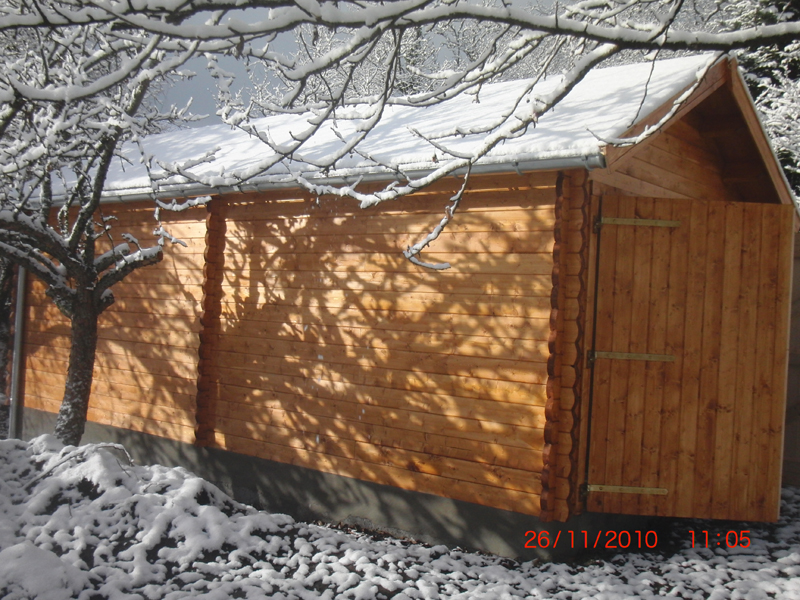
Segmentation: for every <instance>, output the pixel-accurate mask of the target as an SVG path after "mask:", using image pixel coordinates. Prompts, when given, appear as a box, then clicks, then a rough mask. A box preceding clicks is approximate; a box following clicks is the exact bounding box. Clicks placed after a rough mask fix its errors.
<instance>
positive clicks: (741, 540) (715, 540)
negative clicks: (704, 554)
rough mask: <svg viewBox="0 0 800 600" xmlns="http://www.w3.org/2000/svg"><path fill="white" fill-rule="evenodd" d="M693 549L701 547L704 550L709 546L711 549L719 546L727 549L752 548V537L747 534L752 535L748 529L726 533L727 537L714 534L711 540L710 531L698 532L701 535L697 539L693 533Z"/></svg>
mask: <svg viewBox="0 0 800 600" xmlns="http://www.w3.org/2000/svg"><path fill="white" fill-rule="evenodd" d="M691 533H692V548H694V547H695V546H700V547H703V548H708V547H709V544H710V547H711V548H714V547H717V546H725V547H726V548H736V547H739V548H749V547H750V537H749V536H748V535H746V534H748V533H750V530H749V529H747V530H745V531H728V532H726V533H725V537H724V538H723V537H722V534H721V533H717V534H714V533H712V534H711V536H710V539H709V535H708V531H705V530H703V531H699V532H697V533H698V534H699V535H698V536H697V538H695V535H694V534H695V532H694V531H692V532H691Z"/></svg>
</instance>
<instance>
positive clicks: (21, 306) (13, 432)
mask: <svg viewBox="0 0 800 600" xmlns="http://www.w3.org/2000/svg"><path fill="white" fill-rule="evenodd" d="M25 274H26V271H25V269H24V268H23V267H20V268H19V269H18V270H17V299H16V300H17V303H16V307H15V308H14V354H13V356H12V359H11V415H10V418H9V430H8V435H9V437H12V438H19V437H21V435H22V404H23V398H21V397H20V393H19V384H20V377H21V375H22V329H23V326H24V324H25Z"/></svg>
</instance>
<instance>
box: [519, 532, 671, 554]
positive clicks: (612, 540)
mask: <svg viewBox="0 0 800 600" xmlns="http://www.w3.org/2000/svg"><path fill="white" fill-rule="evenodd" d="M562 533H563V534H564V539H563V540H561V534H562ZM592 538H594V539H592ZM559 541H560V542H561V543H562V544H564V543H568V544H569V547H570V548H576V547H577V548H617V549H619V548H622V549H627V548H630V549H631V550H633V549H640V548H650V549H653V548H655V547H656V546H657V545H658V534H656V532H655V531H638V530H637V531H627V530H625V529H623V530H621V531H612V530H608V531H602V530H601V531H598V532H597V535H596V536H595V535H591V536H590V535H589V532H588V531H571V530H569V531H557V532H556V535H555V537H552V536H551V535H550V533H549V532H548V531H526V532H525V547H526V548H557V547H558V544H559ZM576 541H577V543H578V545H577V546H576V545H575V542H576ZM581 542H582V543H583V545H581Z"/></svg>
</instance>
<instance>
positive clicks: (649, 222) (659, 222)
mask: <svg viewBox="0 0 800 600" xmlns="http://www.w3.org/2000/svg"><path fill="white" fill-rule="evenodd" d="M603 225H634V226H636V227H680V226H681V222H680V221H665V220H663V219H627V218H624V217H597V219H595V222H594V231H595V233H597V232H598V231H600V227H601V226H603Z"/></svg>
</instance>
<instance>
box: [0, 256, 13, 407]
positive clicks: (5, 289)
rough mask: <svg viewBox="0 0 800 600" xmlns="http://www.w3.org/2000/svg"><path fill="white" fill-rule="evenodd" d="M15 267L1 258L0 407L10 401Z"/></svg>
mask: <svg viewBox="0 0 800 600" xmlns="http://www.w3.org/2000/svg"><path fill="white" fill-rule="evenodd" d="M13 284H14V265H13V264H12V263H11V261H9V260H7V259H5V258H0V405H5V404H6V402H7V401H8V399H7V397H6V392H7V391H8V362H9V356H10V354H11V307H12V305H13V296H14V294H13V290H14V285H13Z"/></svg>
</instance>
